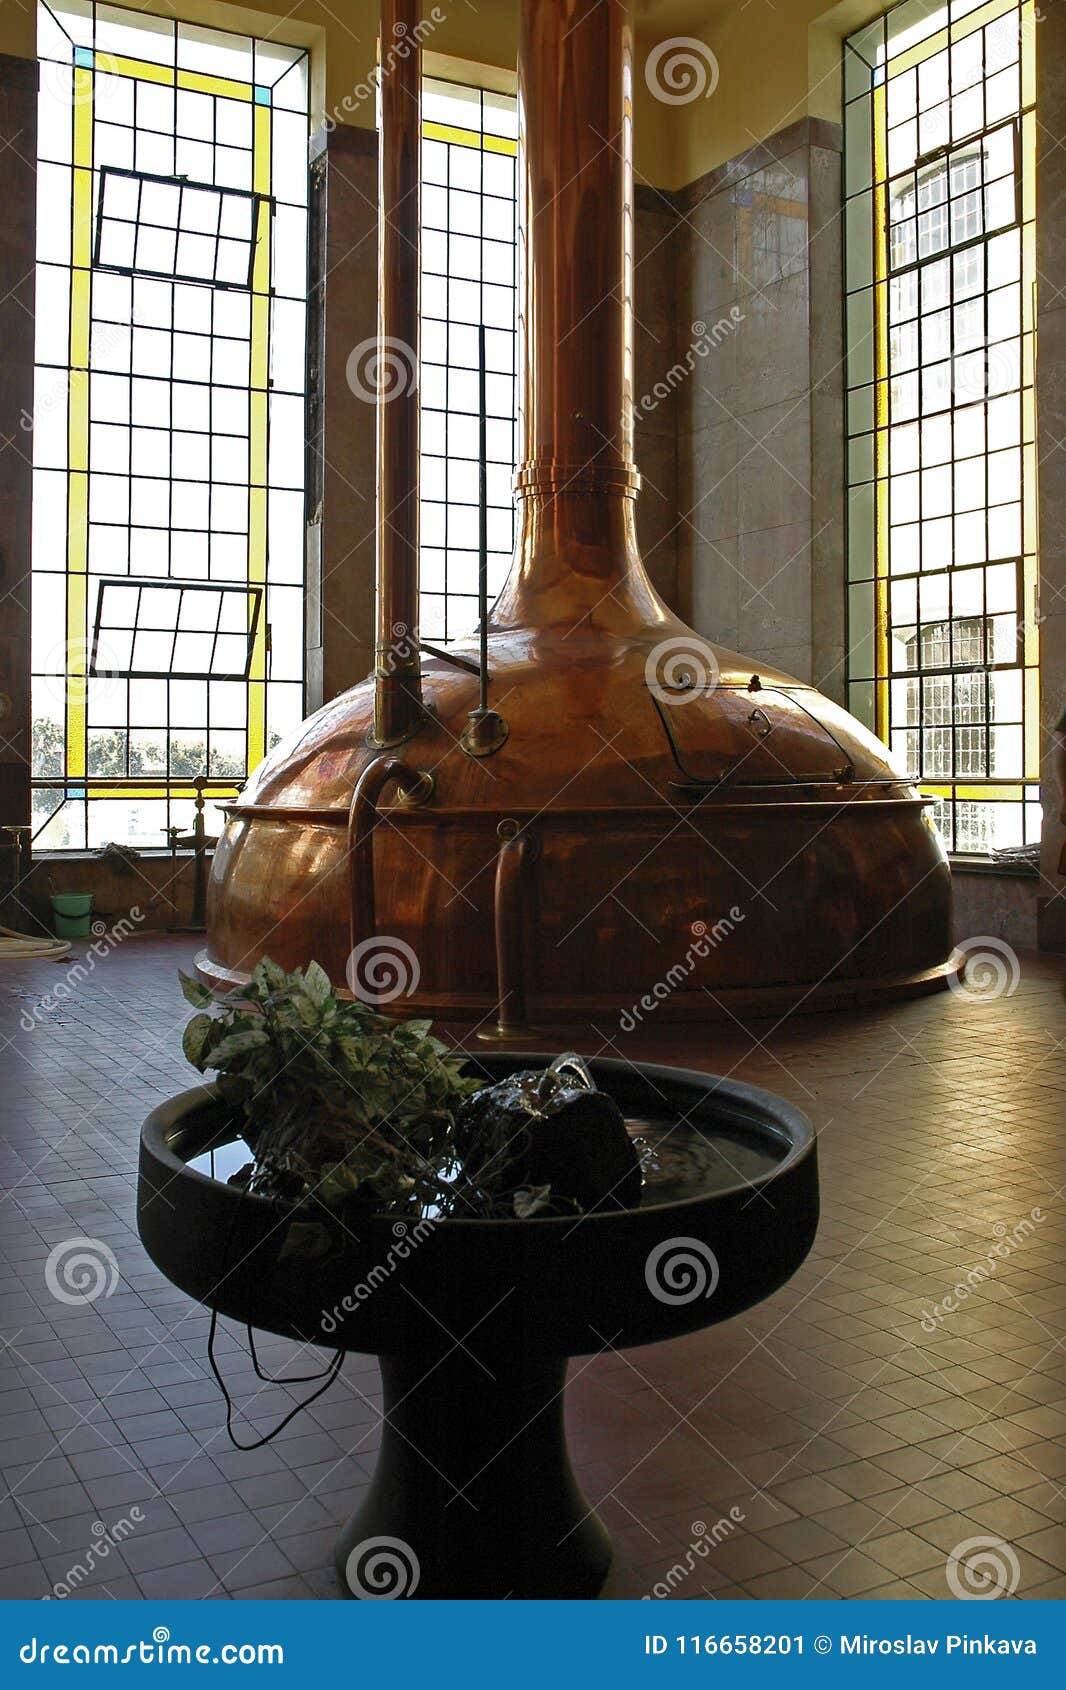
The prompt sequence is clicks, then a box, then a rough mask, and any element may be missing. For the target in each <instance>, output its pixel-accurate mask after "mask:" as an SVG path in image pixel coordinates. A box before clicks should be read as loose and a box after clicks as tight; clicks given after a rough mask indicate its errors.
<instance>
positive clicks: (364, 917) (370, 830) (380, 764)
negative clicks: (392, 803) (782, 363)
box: [348, 756, 434, 954]
mask: <svg viewBox="0 0 1066 1690" xmlns="http://www.w3.org/2000/svg"><path fill="white" fill-rule="evenodd" d="M393 781H395V783H396V785H397V786H398V787H399V789H400V792H401V794H402V795H403V797H404V799H405V801H406V802H407V803H409V804H422V803H425V802H426V801H427V800H428V799H429V798H430V797H431V796H432V794H433V785H434V782H433V776H432V775H431V774H429V773H428V772H427V771H426V770H424V769H412V768H411V766H410V764H409V763H404V762H402V761H401V759H400V758H399V757H388V756H383V757H375V758H374V760H373V762H371V763H368V764H367V766H366V768H365V769H364V770H363V772H362V774H361V775H360V776H359V779H358V780H357V781H356V783H355V791H354V792H353V793H352V802H351V805H350V806H349V809H348V872H349V888H350V890H349V905H348V908H349V916H348V939H349V946H348V948H349V954H350V953H351V952H352V951H354V950H355V947H356V946H357V945H358V944H359V943H360V941H361V940H363V939H372V938H374V936H375V934H376V932H377V900H376V898H375V896H374V829H375V827H376V826H377V823H378V802H379V800H380V798H381V795H382V793H383V792H384V790H385V788H386V787H387V786H388V785H389V784H390V783H391V782H393Z"/></svg>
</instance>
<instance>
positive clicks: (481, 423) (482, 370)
mask: <svg viewBox="0 0 1066 1690" xmlns="http://www.w3.org/2000/svg"><path fill="white" fill-rule="evenodd" d="M477 362H478V446H477V450H478V484H477V503H478V511H477V546H478V559H477V596H478V611H479V614H480V618H481V622H480V628H479V634H480V640H481V687H480V690H479V692H478V708H479V709H480V710H487V709H488V707H489V472H488V454H489V448H488V374H487V360H486V354H485V325H484V323H479V324H478V330H477Z"/></svg>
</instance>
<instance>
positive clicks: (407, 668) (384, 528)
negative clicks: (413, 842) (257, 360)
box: [370, 0, 422, 746]
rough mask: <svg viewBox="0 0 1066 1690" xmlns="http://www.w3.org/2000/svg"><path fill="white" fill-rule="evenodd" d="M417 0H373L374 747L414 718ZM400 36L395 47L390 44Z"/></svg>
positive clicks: (391, 741)
mask: <svg viewBox="0 0 1066 1690" xmlns="http://www.w3.org/2000/svg"><path fill="white" fill-rule="evenodd" d="M420 21H421V4H420V0H382V6H381V44H380V54H381V77H380V85H379V86H380V100H381V135H380V139H379V154H378V159H379V166H378V184H379V188H378V191H379V206H380V209H379V215H378V230H379V239H378V348H377V356H378V384H377V385H378V394H377V424H378V463H377V481H378V511H377V541H378V544H377V566H378V620H377V653H376V661H375V667H374V674H375V695H374V727H373V731H372V734H371V736H370V738H371V740H372V742H373V743H374V744H376V745H379V746H389V745H398V744H399V743H400V742H401V741H403V740H405V739H409V738H410V736H411V734H413V733H414V732H415V730H416V728H417V727H418V725H419V723H420V722H421V720H422V676H421V665H420V663H419V655H418V613H419V606H418V548H419V525H418V469H419V464H418V452H419V415H418V412H419V406H418V368H419V247H420V226H421V199H422V196H421V148H422V51H421V47H420V45H419V39H420V37H419V31H418V25H419V23H420ZM401 43H402V46H403V51H402V52H401V51H399V50H398V49H399V47H400V45H401Z"/></svg>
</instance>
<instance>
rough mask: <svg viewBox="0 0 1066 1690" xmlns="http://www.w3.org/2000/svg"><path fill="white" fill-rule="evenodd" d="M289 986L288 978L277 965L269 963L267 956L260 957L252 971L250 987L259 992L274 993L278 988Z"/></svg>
mask: <svg viewBox="0 0 1066 1690" xmlns="http://www.w3.org/2000/svg"><path fill="white" fill-rule="evenodd" d="M288 984H289V976H288V975H287V974H286V972H285V970H284V969H283V968H282V967H281V966H280V964H279V963H276V962H271V960H270V958H269V957H268V956H265V957H260V959H259V961H258V962H257V963H256V965H255V967H254V969H253V970H252V985H253V986H257V987H258V988H259V990H260V991H261V992H266V993H268V994H269V993H270V992H276V991H277V990H278V988H279V987H281V986H287V985H288Z"/></svg>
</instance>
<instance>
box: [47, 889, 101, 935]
mask: <svg viewBox="0 0 1066 1690" xmlns="http://www.w3.org/2000/svg"><path fill="white" fill-rule="evenodd" d="M92 913H93V895H92V893H91V892H53V894H52V915H53V918H54V921H55V930H56V936H57V938H60V939H84V938H85V936H86V934H87V933H88V931H89V923H90V921H91V919H92Z"/></svg>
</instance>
